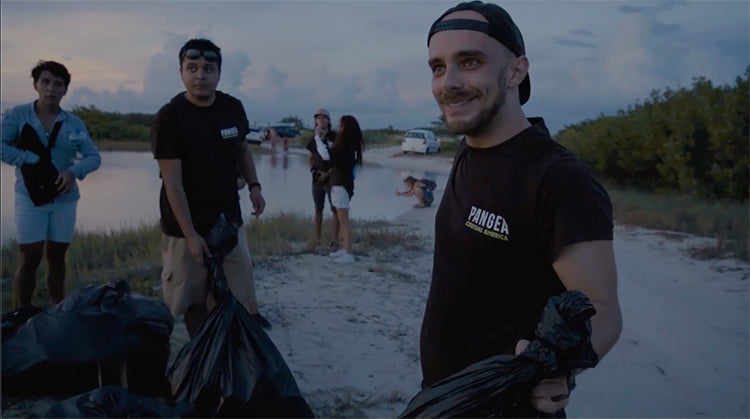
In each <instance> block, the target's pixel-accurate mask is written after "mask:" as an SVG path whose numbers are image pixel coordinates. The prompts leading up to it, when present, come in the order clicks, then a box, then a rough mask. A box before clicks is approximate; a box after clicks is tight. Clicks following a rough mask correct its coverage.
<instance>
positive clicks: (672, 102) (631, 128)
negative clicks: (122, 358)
mask: <svg viewBox="0 0 750 419" xmlns="http://www.w3.org/2000/svg"><path fill="white" fill-rule="evenodd" d="M748 76H750V66H748V67H747V68H746V69H745V74H744V76H739V77H737V78H736V79H735V83H734V85H726V86H714V85H713V83H711V81H710V80H707V79H706V78H705V77H697V78H694V79H693V82H692V84H691V86H690V87H689V88H685V87H681V88H679V89H676V90H673V89H670V88H667V89H665V90H664V91H659V90H654V91H652V92H651V95H650V97H649V99H647V100H645V101H643V103H637V104H635V105H631V106H629V107H628V109H627V110H620V111H618V112H617V114H616V115H614V116H605V115H603V114H602V115H600V116H599V117H598V118H596V119H593V120H586V121H583V122H581V123H579V124H576V125H569V126H566V127H565V128H564V129H562V130H561V131H559V132H558V133H557V134H556V135H555V139H556V140H557V141H559V142H560V143H561V144H563V145H564V146H565V147H566V148H568V149H569V150H571V151H572V152H574V153H576V154H577V155H578V157H579V158H580V159H581V160H582V161H584V162H585V163H586V164H588V165H589V166H590V167H591V168H592V169H593V170H594V171H596V172H597V173H598V174H599V175H600V176H602V177H603V178H604V179H605V180H607V181H609V182H612V183H614V184H616V185H619V186H625V187H635V188H637V189H642V190H653V191H657V192H658V191H669V192H678V193H681V194H685V195H689V196H694V197H698V198H708V199H712V198H716V199H728V200H732V201H739V202H745V201H746V200H747V199H748V189H749V188H750V184H749V182H748V170H749V169H750V166H749V162H748V149H749V148H750V147H749V141H750V140H749V138H748V137H749V131H748V122H749V121H748V120H749V119H750V113H749V109H748V107H749V106H748V105H749V103H750V97H749V96H748Z"/></svg>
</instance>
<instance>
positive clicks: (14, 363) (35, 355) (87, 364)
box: [2, 281, 173, 395]
mask: <svg viewBox="0 0 750 419" xmlns="http://www.w3.org/2000/svg"><path fill="white" fill-rule="evenodd" d="M9 327H10V326H9ZM172 327H173V322H172V316H171V314H170V312H169V308H168V307H167V306H166V304H164V303H163V302H162V301H160V300H158V299H156V298H149V297H143V296H138V295H131V294H130V286H129V285H128V283H127V282H126V281H119V282H117V283H108V284H104V285H100V286H89V287H86V288H83V289H81V290H78V291H75V292H73V293H71V294H70V295H69V296H68V297H67V298H65V299H64V300H63V301H61V302H60V303H59V304H57V305H55V306H53V307H50V308H47V309H46V310H44V311H42V312H40V313H38V314H36V315H33V316H32V317H30V318H29V319H28V320H27V321H26V322H25V323H24V324H23V325H21V326H20V327H18V328H17V330H16V332H15V334H13V335H12V336H11V337H10V338H8V339H7V340H4V341H3V344H2V379H3V386H2V391H3V394H4V395H29V394H33V395H39V394H75V393H79V392H82V391H88V390H91V389H93V388H96V387H98V386H99V385H100V384H102V383H105V384H107V383H111V384H119V383H120V382H121V381H122V377H123V376H125V378H126V380H127V385H128V387H129V389H130V391H132V392H135V393H143V394H168V390H169V387H168V383H167V382H166V378H165V376H164V374H165V371H166V367H167V362H168V360H169V336H170V334H171V332H172Z"/></svg>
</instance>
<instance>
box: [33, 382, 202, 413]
mask: <svg viewBox="0 0 750 419" xmlns="http://www.w3.org/2000/svg"><path fill="white" fill-rule="evenodd" d="M193 414H194V412H193V409H192V407H191V406H190V405H188V404H185V403H181V404H173V403H171V402H168V401H166V400H165V399H163V398H160V397H150V396H139V395H135V394H131V393H129V392H128V390H127V389H126V388H124V387H120V386H104V387H101V388H98V389H96V390H92V391H90V392H88V393H84V394H79V395H77V396H74V397H71V398H69V399H67V400H64V401H62V402H60V403H57V404H54V405H52V406H50V408H49V409H48V410H47V413H45V414H44V416H43V417H45V418H178V417H193Z"/></svg>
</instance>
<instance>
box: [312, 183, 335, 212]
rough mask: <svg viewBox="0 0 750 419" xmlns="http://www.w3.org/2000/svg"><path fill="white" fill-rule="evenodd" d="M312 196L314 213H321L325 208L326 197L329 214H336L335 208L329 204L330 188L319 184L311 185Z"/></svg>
mask: <svg viewBox="0 0 750 419" xmlns="http://www.w3.org/2000/svg"><path fill="white" fill-rule="evenodd" d="M312 195H313V202H315V211H323V207H324V206H325V199H326V196H327V197H328V206H329V207H330V208H331V212H334V213H335V212H336V208H335V207H334V206H333V204H331V186H330V185H327V184H324V185H321V184H319V183H313V184H312Z"/></svg>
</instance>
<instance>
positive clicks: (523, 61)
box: [508, 55, 529, 88]
mask: <svg viewBox="0 0 750 419" xmlns="http://www.w3.org/2000/svg"><path fill="white" fill-rule="evenodd" d="M509 65H510V68H509V69H510V79H509V80H508V87H510V88H513V87H518V86H519V85H520V84H521V82H522V81H523V79H525V78H526V75H527V74H529V59H528V58H526V56H525V55H521V56H518V57H514V58H513V59H512V60H511V62H510V64H509Z"/></svg>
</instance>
